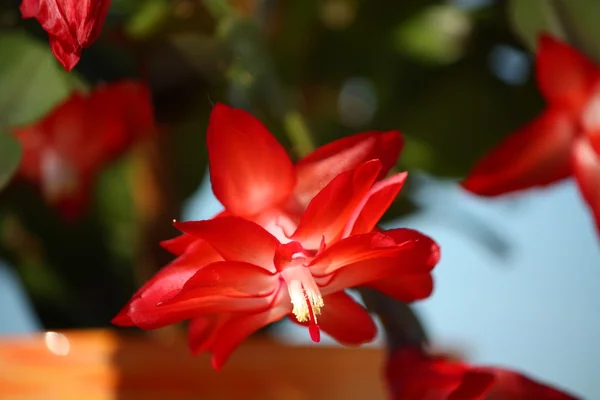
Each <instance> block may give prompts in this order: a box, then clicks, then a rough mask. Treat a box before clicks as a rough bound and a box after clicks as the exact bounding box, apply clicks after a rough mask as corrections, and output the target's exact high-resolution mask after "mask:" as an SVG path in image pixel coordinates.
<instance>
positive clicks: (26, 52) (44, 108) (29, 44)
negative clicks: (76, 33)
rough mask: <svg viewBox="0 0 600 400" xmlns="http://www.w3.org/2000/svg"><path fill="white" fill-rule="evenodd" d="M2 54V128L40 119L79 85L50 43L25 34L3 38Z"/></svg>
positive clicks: (13, 34) (0, 60)
mask: <svg viewBox="0 0 600 400" xmlns="http://www.w3.org/2000/svg"><path fill="white" fill-rule="evenodd" d="M0 54H1V55H2V56H1V57H0V127H3V126H4V127H6V126H14V125H22V124H26V123H29V122H32V121H34V120H35V119H37V118H40V117H41V116H43V115H44V114H45V113H46V112H48V111H49V110H50V108H52V107H53V106H54V105H56V104H57V103H58V102H59V101H61V100H63V99H65V98H66V97H67V96H68V95H69V93H70V92H71V90H72V88H73V87H74V86H75V85H77V84H78V81H77V79H76V75H74V74H67V73H66V72H65V71H64V70H63V69H62V67H61V66H60V64H58V62H57V61H56V60H55V59H54V56H53V55H52V52H51V51H50V49H49V47H48V45H47V44H46V43H41V42H39V41H37V40H36V39H34V38H33V37H31V36H29V35H27V34H25V33H22V32H14V33H9V34H3V35H2V36H0Z"/></svg>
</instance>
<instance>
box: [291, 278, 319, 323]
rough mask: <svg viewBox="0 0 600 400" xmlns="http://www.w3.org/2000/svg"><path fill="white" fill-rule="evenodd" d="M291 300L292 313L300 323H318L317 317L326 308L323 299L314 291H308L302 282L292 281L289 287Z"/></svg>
mask: <svg viewBox="0 0 600 400" xmlns="http://www.w3.org/2000/svg"><path fill="white" fill-rule="evenodd" d="M288 291H289V293H290V299H291V301H292V306H293V308H292V312H293V313H294V315H295V316H296V319H297V320H298V321H299V322H307V321H311V322H313V321H314V324H316V323H317V315H320V314H321V308H322V307H323V306H324V303H323V297H321V294H320V293H316V292H315V291H314V290H312V289H307V288H305V287H304V286H303V285H302V282H300V281H292V282H290V284H289V285H288Z"/></svg>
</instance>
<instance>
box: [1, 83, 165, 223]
mask: <svg viewBox="0 0 600 400" xmlns="http://www.w3.org/2000/svg"><path fill="white" fill-rule="evenodd" d="M154 131H155V126H154V115H153V108H152V103H151V99H150V92H149V90H148V88H147V87H146V86H145V85H143V84H140V83H136V82H132V81H123V82H118V83H113V84H109V85H105V86H100V87H98V88H96V89H95V90H94V91H93V92H92V93H91V94H89V95H87V94H82V93H80V92H76V93H74V94H73V95H71V97H70V98H69V99H67V100H66V101H65V102H64V103H62V104H60V105H59V106H57V107H56V108H55V109H54V110H52V111H51V112H50V113H49V114H48V115H47V116H46V117H45V118H44V119H42V120H40V121H38V122H36V123H34V124H32V125H29V126H23V127H18V128H14V129H13V130H12V132H13V134H14V135H15V137H16V138H17V139H18V140H19V141H20V142H21V145H22V147H23V159H22V161H21V165H20V167H19V172H18V175H20V176H21V177H22V178H24V179H25V180H28V181H30V182H33V183H35V184H37V185H39V186H40V189H41V191H42V194H43V195H44V197H45V198H46V200H47V201H48V202H49V203H51V204H54V205H56V206H58V207H59V209H60V211H61V213H62V214H63V216H65V217H67V218H76V217H78V216H79V215H81V213H82V212H83V211H84V210H85V207H86V205H87V203H88V197H89V191H90V188H91V186H92V185H93V183H94V178H95V176H96V174H97V173H98V172H99V171H100V170H101V169H102V167H103V166H104V165H105V164H106V163H108V162H109V161H110V160H112V159H113V158H115V157H117V156H118V155H120V154H121V153H122V152H124V151H125V150H126V149H127V148H128V147H129V146H130V145H131V144H132V143H133V142H134V141H136V140H138V139H140V138H142V137H144V136H145V135H147V134H149V133H151V132H154Z"/></svg>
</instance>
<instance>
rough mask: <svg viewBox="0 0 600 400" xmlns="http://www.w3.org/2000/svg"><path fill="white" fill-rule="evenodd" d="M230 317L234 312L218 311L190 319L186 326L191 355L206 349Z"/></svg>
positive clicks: (233, 316) (233, 315) (232, 316)
mask: <svg viewBox="0 0 600 400" xmlns="http://www.w3.org/2000/svg"><path fill="white" fill-rule="evenodd" d="M232 318H235V314H230V313H220V314H212V315H206V316H202V317H198V318H193V319H192V320H190V324H189V326H188V345H189V348H190V352H191V353H192V355H198V354H200V353H202V352H204V351H208V350H209V349H210V348H211V346H212V345H213V343H214V342H215V340H216V339H217V337H219V333H220V331H221V328H222V327H223V325H225V324H226V323H227V322H229V321H230V320H231V319H232Z"/></svg>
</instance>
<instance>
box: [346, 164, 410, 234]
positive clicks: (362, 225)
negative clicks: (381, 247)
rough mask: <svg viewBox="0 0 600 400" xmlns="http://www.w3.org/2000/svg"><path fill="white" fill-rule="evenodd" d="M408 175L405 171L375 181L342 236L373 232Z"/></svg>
mask: <svg viewBox="0 0 600 400" xmlns="http://www.w3.org/2000/svg"><path fill="white" fill-rule="evenodd" d="M407 175H408V174H407V173H406V172H403V173H400V174H396V175H394V176H391V177H389V178H388V179H385V180H383V181H380V182H377V183H375V184H374V185H373V187H372V188H371V190H369V193H367V195H366V196H365V198H364V199H363V200H362V202H361V203H360V204H359V205H358V207H357V208H356V210H355V211H354V214H353V216H352V218H351V219H350V221H349V222H348V223H347V224H346V227H345V228H344V234H343V235H342V237H347V236H350V235H357V234H360V233H367V232H371V231H372V230H373V228H375V225H377V223H378V222H379V220H380V219H381V217H383V214H385V212H386V211H387V209H388V208H389V207H390V205H391V204H392V202H393V201H394V199H395V198H396V196H398V193H399V192H400V189H402V186H403V185H404V182H405V181H406V177H407Z"/></svg>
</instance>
